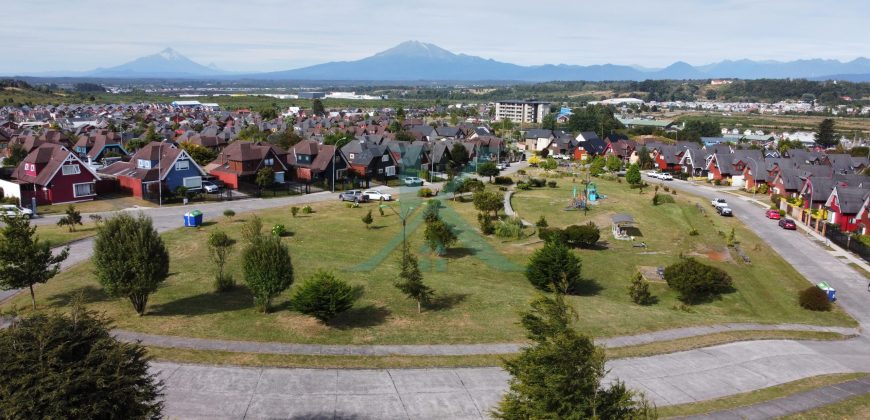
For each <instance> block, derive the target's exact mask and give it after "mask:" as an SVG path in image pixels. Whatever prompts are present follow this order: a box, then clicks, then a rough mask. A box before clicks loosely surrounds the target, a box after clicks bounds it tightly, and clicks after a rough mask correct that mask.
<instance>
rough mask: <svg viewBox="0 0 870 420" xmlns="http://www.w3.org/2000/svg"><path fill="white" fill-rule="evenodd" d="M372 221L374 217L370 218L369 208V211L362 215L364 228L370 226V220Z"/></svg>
mask: <svg viewBox="0 0 870 420" xmlns="http://www.w3.org/2000/svg"><path fill="white" fill-rule="evenodd" d="M374 221H375V219H374V218H372V211H371V210H369V212H368V213H366V215H365V216H363V217H362V222H363V223H365V225H366V229H368V228H370V227H371V225H372V222H374Z"/></svg>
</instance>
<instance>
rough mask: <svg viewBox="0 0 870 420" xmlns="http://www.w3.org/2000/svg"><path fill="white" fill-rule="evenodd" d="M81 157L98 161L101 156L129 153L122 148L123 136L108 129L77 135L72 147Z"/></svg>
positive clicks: (125, 154)
mask: <svg viewBox="0 0 870 420" xmlns="http://www.w3.org/2000/svg"><path fill="white" fill-rule="evenodd" d="M73 151H75V152H76V153H77V154H78V155H79V156H80V157H81V158H82V159H84V160H87V161H91V162H99V161H101V160H103V158H106V157H111V156H118V157H120V156H129V155H130V153H128V152H127V150H126V149H125V148H124V141H123V136H122V135H121V133H115V132H112V131H108V130H99V131H96V132H92V133H88V134H83V135H81V136H79V138H78V141H76V144H75V146H74V147H73Z"/></svg>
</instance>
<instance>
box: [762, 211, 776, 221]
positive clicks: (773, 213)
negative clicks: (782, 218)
mask: <svg viewBox="0 0 870 420" xmlns="http://www.w3.org/2000/svg"><path fill="white" fill-rule="evenodd" d="M764 215H765V216H767V218H768V219H773V220H779V210H768V211H766V212H764Z"/></svg>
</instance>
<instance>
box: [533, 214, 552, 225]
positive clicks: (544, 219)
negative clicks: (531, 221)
mask: <svg viewBox="0 0 870 420" xmlns="http://www.w3.org/2000/svg"><path fill="white" fill-rule="evenodd" d="M547 226H550V224H549V223H547V219H546V218H545V217H544V215H543V214H542V215H541V218H540V219H538V221H537V222H535V227H538V228H545V227H547Z"/></svg>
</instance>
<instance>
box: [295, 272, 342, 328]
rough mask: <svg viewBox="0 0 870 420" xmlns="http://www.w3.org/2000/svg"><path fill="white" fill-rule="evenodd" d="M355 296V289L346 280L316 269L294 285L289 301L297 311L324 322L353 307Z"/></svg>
mask: <svg viewBox="0 0 870 420" xmlns="http://www.w3.org/2000/svg"><path fill="white" fill-rule="evenodd" d="M357 296H358V293H357V292H356V290H355V289H354V288H353V287H352V286H351V285H349V284H348V283H347V282H345V281H342V280H339V279H337V278H335V276H334V275H333V274H332V273H329V272H326V271H317V272H316V273H314V275H313V276H312V277H311V278H310V279H308V280H306V281H305V282H303V283H302V284H300V285H299V286H297V287H296V290H295V291H294V293H293V298H292V299H291V302H293V308H294V309H296V310H297V311H299V312H302V313H303V314H306V315H311V316H313V317H315V318H317V319H318V320H319V321H320V322H324V323H325V322H328V321H329V320H330V319H332V318H334V317H335V316H336V315H338V314H340V313H342V312H344V311H346V310H348V309H350V308H351V307H353V303H354V302H355V301H356V298H357Z"/></svg>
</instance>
